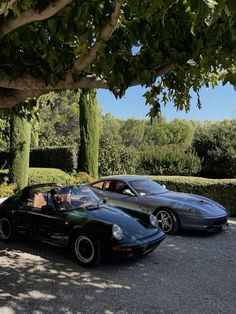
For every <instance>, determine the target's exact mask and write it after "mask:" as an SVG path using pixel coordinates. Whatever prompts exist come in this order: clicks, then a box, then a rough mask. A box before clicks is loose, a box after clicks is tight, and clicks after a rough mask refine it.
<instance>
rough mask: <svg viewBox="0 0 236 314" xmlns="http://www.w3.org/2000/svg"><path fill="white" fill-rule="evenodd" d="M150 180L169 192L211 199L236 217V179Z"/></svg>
mask: <svg viewBox="0 0 236 314" xmlns="http://www.w3.org/2000/svg"><path fill="white" fill-rule="evenodd" d="M149 178H150V179H152V180H154V181H156V182H158V183H160V184H164V185H165V186H166V187H167V189H169V190H173V191H177V192H185V193H194V194H199V195H203V196H206V197H209V198H211V199H213V200H215V201H216V202H219V203H220V204H222V205H223V206H224V207H225V208H226V209H227V210H229V211H230V213H231V215H233V216H236V209H235V203H236V179H220V180H216V179H205V178H199V177H195V178H194V177H183V176H181V177H178V176H169V177H168V176H150V177H149Z"/></svg>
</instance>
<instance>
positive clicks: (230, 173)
mask: <svg viewBox="0 0 236 314" xmlns="http://www.w3.org/2000/svg"><path fill="white" fill-rule="evenodd" d="M235 134H236V120H225V121H221V122H214V123H213V122H208V123H205V124H203V125H202V127H200V128H198V129H197V130H196V133H195V139H194V143H193V147H194V149H195V150H196V152H197V154H198V155H199V157H200V158H201V159H202V160H203V162H202V170H201V175H203V176H207V177H213V178H228V177H229V178H235V177H236V136H235Z"/></svg>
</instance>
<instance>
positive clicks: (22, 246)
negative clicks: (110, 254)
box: [0, 219, 236, 314]
mask: <svg viewBox="0 0 236 314" xmlns="http://www.w3.org/2000/svg"><path fill="white" fill-rule="evenodd" d="M232 221H233V222H234V223H231V221H230V225H229V227H228V229H227V230H226V231H224V232H220V233H217V234H215V235H213V236H212V235H207V234H202V233H200V234H199V233H196V234H193V233H187V232H186V233H180V234H178V235H176V236H166V239H165V240H164V241H163V242H162V243H161V245H160V246H159V247H158V248H157V249H156V250H155V251H154V252H153V253H152V254H150V255H148V256H141V257H139V258H137V259H125V260H123V259H122V260H118V259H111V260H110V259H109V260H105V261H103V262H102V263H101V264H100V265H99V266H97V267H94V268H91V269H86V268H83V267H80V266H79V265H78V264H77V263H76V261H75V260H74V259H73V258H72V256H71V255H70V254H69V253H68V251H66V250H65V249H62V248H57V247H54V246H53V247H52V246H49V245H47V244H45V243H43V244H42V243H38V242H36V241H31V240H26V241H25V240H24V241H18V242H16V243H11V244H5V243H1V242H0V313H4V314H8V313H9V314H15V313H34V314H41V313H59V314H60V313H107V314H110V313H131V312H132V313H143V312H142V309H144V307H142V306H144V305H143V304H144V303H145V308H146V313H152V312H153V313H154V312H155V313H165V314H166V313H168V311H169V304H168V303H166V295H168V297H170V298H171V299H172V300H173V302H174V304H175V306H177V307H178V308H181V302H185V304H186V294H187V295H189V293H190V298H189V301H188V302H187V304H188V306H189V310H190V308H192V306H195V307H198V308H199V303H198V301H197V300H199V298H200V297H201V293H200V292H199V294H198V295H196V296H195V294H196V287H195V286H196V285H198V286H199V291H201V292H202V291H205V292H204V293H205V296H206V298H209V294H210V291H211V288H212V286H214V287H215V286H218V283H219V282H223V281H224V284H225V285H226V288H227V289H228V290H229V289H230V287H231V286H232V284H233V283H232V282H233V281H232V279H231V275H230V274H228V275H227V277H225V273H223V272H218V269H221V268H222V267H223V265H222V263H223V257H224V259H226V260H227V269H233V267H234V265H235V262H234V261H235V258H234V255H235V254H233V255H232V250H231V246H232V243H235V240H233V238H232V237H233V236H234V237H235V227H236V224H235V222H236V221H235V219H232ZM225 243H227V245H225ZM212 248H214V250H213V251H212ZM196 261H197V262H196ZM209 269H210V270H211V271H209ZM217 272H218V276H219V278H218V279H216V277H215V276H212V275H211V274H212V273H214V274H216V273H217ZM190 274H191V275H190ZM225 278H226V279H227V280H225ZM217 280H218V281H217ZM180 283H184V284H183V285H182V284H180ZM193 283H194V284H193ZM154 291H155V293H154ZM224 291H226V290H224ZM222 293H224V292H222ZM227 296H228V294H227ZM218 300H220V298H218V297H216V298H215V300H214V301H215V304H216V306H215V307H214V309H215V310H216V309H217V306H218V307H219V308H220V309H222V307H223V306H224V308H225V309H227V306H228V305H227V304H230V303H222V302H221V303H219V302H218ZM143 302H144V303H143ZM203 302H204V301H203ZM185 306H187V305H185ZM144 312H145V311H144ZM190 312H191V311H190ZM176 313H177V312H176ZM178 313H180V312H178Z"/></svg>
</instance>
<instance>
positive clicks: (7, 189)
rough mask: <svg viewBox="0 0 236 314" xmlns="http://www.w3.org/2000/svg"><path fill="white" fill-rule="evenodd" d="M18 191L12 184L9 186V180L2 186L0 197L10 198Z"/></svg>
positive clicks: (0, 186)
mask: <svg viewBox="0 0 236 314" xmlns="http://www.w3.org/2000/svg"><path fill="white" fill-rule="evenodd" d="M15 190H16V185H15V184H13V183H11V184H8V183H7V180H6V181H5V182H3V183H2V184H0V197H8V196H10V195H12V194H13V193H14V192H15Z"/></svg>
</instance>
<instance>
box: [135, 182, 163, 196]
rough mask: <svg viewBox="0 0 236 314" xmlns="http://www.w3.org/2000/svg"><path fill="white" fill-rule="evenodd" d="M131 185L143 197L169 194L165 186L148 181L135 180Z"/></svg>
mask: <svg viewBox="0 0 236 314" xmlns="http://www.w3.org/2000/svg"><path fill="white" fill-rule="evenodd" d="M129 184H130V185H131V186H132V187H133V188H134V190H135V191H136V192H137V193H138V194H139V195H141V196H145V195H151V194H160V193H166V192H167V190H166V189H165V188H164V187H163V186H161V185H160V184H158V183H156V182H154V181H152V180H148V179H137V180H133V181H130V182H129Z"/></svg>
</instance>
